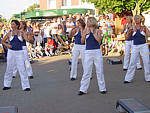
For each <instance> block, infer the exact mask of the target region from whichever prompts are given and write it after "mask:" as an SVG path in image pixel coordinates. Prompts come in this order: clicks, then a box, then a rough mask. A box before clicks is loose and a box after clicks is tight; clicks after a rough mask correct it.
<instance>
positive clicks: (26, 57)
mask: <svg viewBox="0 0 150 113" xmlns="http://www.w3.org/2000/svg"><path fill="white" fill-rule="evenodd" d="M22 48H23V51H24V60H25V67H26V71H27V74H28V77H31V76H33V75H32V74H33V73H32V67H31V64H30V60H29V56H28V50H27V45H26V40H23V42H22ZM16 73H17V67H16V66H14V71H13V76H16Z"/></svg>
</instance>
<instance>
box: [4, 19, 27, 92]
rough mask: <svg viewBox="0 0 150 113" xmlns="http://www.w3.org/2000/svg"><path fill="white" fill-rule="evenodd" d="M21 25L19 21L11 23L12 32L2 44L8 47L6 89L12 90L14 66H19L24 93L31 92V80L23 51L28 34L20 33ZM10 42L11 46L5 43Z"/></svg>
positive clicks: (5, 76)
mask: <svg viewBox="0 0 150 113" xmlns="http://www.w3.org/2000/svg"><path fill="white" fill-rule="evenodd" d="M19 26H20V23H19V21H17V20H12V21H11V28H12V31H10V32H9V33H7V34H6V36H5V37H4V39H3V40H2V44H3V45H4V46H6V47H8V54H7V68H6V72H5V75H4V88H3V90H8V89H10V88H11V82H12V74H13V69H14V66H15V65H17V69H18V71H19V74H20V78H21V85H22V89H23V90H24V91H30V84H29V79H28V76H27V72H26V69H25V65H24V51H23V49H22V41H23V39H26V38H27V37H26V34H25V33H21V31H19V30H18V29H19ZM6 40H9V42H10V44H7V43H5V41H6Z"/></svg>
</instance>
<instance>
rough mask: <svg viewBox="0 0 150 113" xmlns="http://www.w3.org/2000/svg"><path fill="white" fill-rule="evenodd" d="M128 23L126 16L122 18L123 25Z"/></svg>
mask: <svg viewBox="0 0 150 113" xmlns="http://www.w3.org/2000/svg"><path fill="white" fill-rule="evenodd" d="M126 24H127V20H126V17H123V18H122V20H121V25H126Z"/></svg>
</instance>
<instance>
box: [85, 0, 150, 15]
mask: <svg viewBox="0 0 150 113" xmlns="http://www.w3.org/2000/svg"><path fill="white" fill-rule="evenodd" d="M87 1H88V2H91V3H94V4H95V6H96V8H97V9H100V10H102V11H103V12H104V13H105V12H108V11H109V10H110V9H113V11H114V12H115V13H116V14H121V13H124V12H126V11H130V12H132V14H133V15H135V14H140V13H141V12H142V11H145V10H147V9H148V8H150V0H87Z"/></svg>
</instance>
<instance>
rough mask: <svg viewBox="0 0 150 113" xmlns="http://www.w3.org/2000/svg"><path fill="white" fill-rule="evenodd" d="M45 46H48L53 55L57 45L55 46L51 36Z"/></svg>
mask: <svg viewBox="0 0 150 113" xmlns="http://www.w3.org/2000/svg"><path fill="white" fill-rule="evenodd" d="M47 46H49V48H50V51H51V52H52V53H51V55H53V54H54V53H55V50H56V49H57V47H56V44H55V42H54V40H52V38H51V37H49V38H48V39H47Z"/></svg>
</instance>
